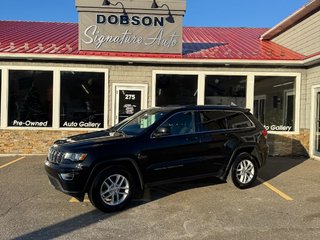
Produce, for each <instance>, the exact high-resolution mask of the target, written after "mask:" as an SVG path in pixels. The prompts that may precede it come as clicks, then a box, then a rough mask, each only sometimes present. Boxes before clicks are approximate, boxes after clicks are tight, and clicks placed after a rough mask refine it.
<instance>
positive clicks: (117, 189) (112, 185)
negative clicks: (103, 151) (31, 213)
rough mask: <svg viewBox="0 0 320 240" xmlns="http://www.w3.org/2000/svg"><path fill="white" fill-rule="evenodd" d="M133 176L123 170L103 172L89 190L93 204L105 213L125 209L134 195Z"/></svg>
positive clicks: (116, 169)
mask: <svg viewBox="0 0 320 240" xmlns="http://www.w3.org/2000/svg"><path fill="white" fill-rule="evenodd" d="M133 188H134V186H133V180H132V175H131V174H130V173H129V172H128V171H127V170H125V169H122V168H110V169H107V170H105V171H103V172H101V173H100V174H99V175H98V176H97V177H96V178H95V180H94V181H93V183H92V186H91V188H90V190H89V194H88V195H89V199H90V201H91V203H92V204H93V205H94V206H95V207H96V208H98V209H99V210H101V211H103V212H114V211H119V210H121V209H123V208H124V207H125V206H126V205H127V204H128V202H129V201H130V199H131V197H132V194H133Z"/></svg>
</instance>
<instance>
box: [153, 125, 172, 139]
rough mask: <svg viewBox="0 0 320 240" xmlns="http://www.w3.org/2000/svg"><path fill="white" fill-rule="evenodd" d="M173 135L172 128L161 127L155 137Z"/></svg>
mask: <svg viewBox="0 0 320 240" xmlns="http://www.w3.org/2000/svg"><path fill="white" fill-rule="evenodd" d="M170 134H171V128H170V127H159V128H158V129H157V130H156V131H155V132H154V134H153V136H154V137H164V136H168V135H170Z"/></svg>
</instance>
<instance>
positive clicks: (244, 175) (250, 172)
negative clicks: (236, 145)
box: [227, 153, 258, 189]
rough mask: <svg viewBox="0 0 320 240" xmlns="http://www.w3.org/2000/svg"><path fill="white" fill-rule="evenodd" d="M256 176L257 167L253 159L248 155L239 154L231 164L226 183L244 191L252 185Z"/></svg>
mask: <svg viewBox="0 0 320 240" xmlns="http://www.w3.org/2000/svg"><path fill="white" fill-rule="evenodd" d="M257 176H258V166H257V163H256V161H255V160H254V158H253V157H252V156H251V155H250V154H248V153H241V154H240V155H238V156H237V158H236V160H235V161H234V163H233V164H232V166H231V169H230V172H229V176H228V180H227V181H229V182H230V181H232V183H233V184H234V185H235V186H236V187H238V188H240V189H245V188H249V187H251V186H252V185H253V183H254V182H255V180H256V179H257Z"/></svg>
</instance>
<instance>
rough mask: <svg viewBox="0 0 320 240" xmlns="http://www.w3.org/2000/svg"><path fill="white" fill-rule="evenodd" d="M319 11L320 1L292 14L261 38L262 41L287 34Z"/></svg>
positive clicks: (315, 0) (315, 1) (314, 1)
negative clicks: (293, 27)
mask: <svg viewBox="0 0 320 240" xmlns="http://www.w3.org/2000/svg"><path fill="white" fill-rule="evenodd" d="M317 9H320V0H313V1H311V2H309V3H307V4H306V5H304V6H303V7H302V8H300V9H299V10H297V11H296V12H294V13H293V14H291V15H290V16H289V17H287V18H286V19H284V20H283V21H282V22H280V23H279V24H277V25H276V26H274V27H273V28H271V29H270V30H268V31H267V32H265V33H264V34H263V35H262V36H261V40H271V39H273V38H275V37H276V36H278V35H280V34H281V33H283V32H285V31H286V30H287V29H289V28H291V27H292V26H294V25H296V24H297V23H299V22H300V21H301V20H302V19H304V18H305V17H307V16H308V15H309V14H312V13H313V12H314V11H316V10H317Z"/></svg>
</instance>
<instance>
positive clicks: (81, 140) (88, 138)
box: [54, 130, 132, 146]
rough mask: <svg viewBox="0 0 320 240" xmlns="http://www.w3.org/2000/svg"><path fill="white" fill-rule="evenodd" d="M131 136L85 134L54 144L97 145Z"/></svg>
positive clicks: (108, 133) (109, 132) (107, 133)
mask: <svg viewBox="0 0 320 240" xmlns="http://www.w3.org/2000/svg"><path fill="white" fill-rule="evenodd" d="M131 137H132V136H128V135H123V134H120V133H114V132H111V131H108V130H103V131H97V132H92V133H85V134H79V135H74V136H70V137H67V138H62V139H59V140H57V141H55V142H54V144H55V145H69V146H83V145H88V144H97V143H103V142H109V141H112V140H117V139H124V138H131Z"/></svg>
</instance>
